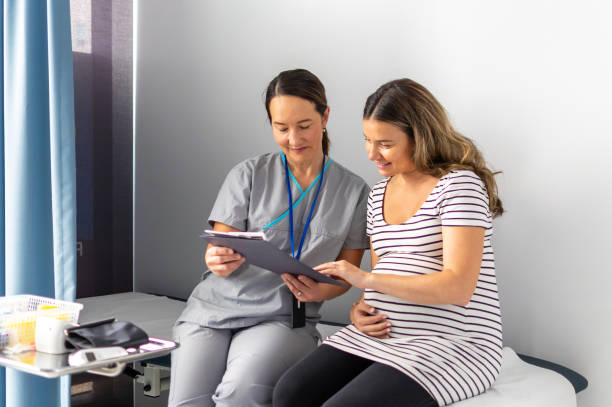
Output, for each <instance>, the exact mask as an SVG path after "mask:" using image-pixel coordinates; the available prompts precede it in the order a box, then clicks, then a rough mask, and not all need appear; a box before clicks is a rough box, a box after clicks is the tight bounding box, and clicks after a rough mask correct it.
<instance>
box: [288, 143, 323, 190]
mask: <svg viewBox="0 0 612 407" xmlns="http://www.w3.org/2000/svg"><path fill="white" fill-rule="evenodd" d="M281 157H282V159H283V161H284V160H287V156H286V155H285V154H284V153H283V152H282V151H281ZM323 157H325V155H324V154H323V152H322V151H321V155H320V156H319V157H317V158H316V159H315V160H314V161H313V162H314V164H312V163H311V164H308V165H307V166H305V167H306V168H305V169H304V170H301V169H300V168H299V166H297V165H295V163H291V160H287V164H288V165H289V172H290V173H291V177H292V178H293V180H294V181H295V182H296V183H297V185H298V186H299V187H300V189H301V190H302V191H304V190H306V189H307V188H308V187H309V186H310V185H311V184H312V183H313V182H314V181H315V180H316V179H317V177H318V176H319V174H320V173H321V168H322V166H323Z"/></svg>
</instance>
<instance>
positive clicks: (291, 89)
mask: <svg viewBox="0 0 612 407" xmlns="http://www.w3.org/2000/svg"><path fill="white" fill-rule="evenodd" d="M281 95H287V96H297V97H299V98H302V99H306V100H308V101H310V102H312V103H313V104H314V105H315V110H316V111H317V112H318V113H319V114H320V115H321V116H323V115H324V114H325V109H327V98H326V97H325V86H323V83H321V81H320V80H319V78H317V77H316V76H315V75H314V74H313V73H312V72H310V71H307V70H306V69H292V70H289V71H283V72H281V73H279V74H278V75H277V76H276V77H275V78H274V79H272V80H271V81H270V84H269V85H268V88H267V89H266V112H267V113H268V120H269V121H272V116H271V115H270V101H272V99H273V98H274V97H275V96H281ZM330 144H331V143H330V141H329V136H328V132H327V130H326V129H325V130H324V131H323V152H324V153H325V154H328V153H329V146H330Z"/></svg>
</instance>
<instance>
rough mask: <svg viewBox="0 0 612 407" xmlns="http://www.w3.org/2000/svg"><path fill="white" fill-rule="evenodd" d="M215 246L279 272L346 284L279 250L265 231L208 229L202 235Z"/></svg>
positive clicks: (248, 261)
mask: <svg viewBox="0 0 612 407" xmlns="http://www.w3.org/2000/svg"><path fill="white" fill-rule="evenodd" d="M200 237H201V238H203V239H204V240H207V241H208V242H209V243H212V244H213V245H215V246H224V247H229V248H232V249H234V250H235V251H236V252H238V253H240V254H242V255H243V256H244V257H245V259H246V262H247V263H249V264H253V265H255V266H259V267H261V268H264V269H266V270H270V271H272V272H274V273H277V274H282V273H290V274H294V275H299V274H303V275H305V276H307V277H310V278H312V279H313V280H315V281H318V282H320V283H327V284H334V285H338V286H344V284H342V283H340V282H338V281H336V280H334V279H333V278H331V277H328V276H326V275H324V274H321V273H318V272H316V271H315V270H313V269H312V268H310V267H308V266H307V265H305V264H304V263H302V262H300V261H299V260H296V259H295V258H293V257H291V256H289V254H287V253H285V252H283V251H281V250H279V249H278V248H276V247H275V246H273V245H272V244H271V243H270V242H268V241H267V240H265V239H264V238H263V233H257V232H255V233H253V232H217V231H214V230H206V231H204V233H202V234H201V235H200Z"/></svg>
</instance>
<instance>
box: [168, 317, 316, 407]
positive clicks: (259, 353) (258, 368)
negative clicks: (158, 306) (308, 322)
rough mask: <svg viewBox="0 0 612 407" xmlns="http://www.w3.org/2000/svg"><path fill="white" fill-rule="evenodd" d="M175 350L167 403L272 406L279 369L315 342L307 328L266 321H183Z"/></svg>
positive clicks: (280, 372)
mask: <svg viewBox="0 0 612 407" xmlns="http://www.w3.org/2000/svg"><path fill="white" fill-rule="evenodd" d="M174 339H175V340H176V341H178V342H179V343H180V347H179V348H178V349H177V350H175V351H173V352H172V376H171V379H170V396H169V399H168V405H169V406H177V407H178V406H181V407H186V406H190V407H191V406H214V405H217V406H231V407H242V406H244V407H255V406H271V405H272V392H273V390H274V386H275V384H276V382H277V381H278V379H279V378H280V377H281V375H282V374H283V373H284V372H285V371H286V370H287V369H288V368H289V367H291V366H292V365H293V364H294V363H296V362H297V361H298V360H300V359H302V357H304V356H305V355H306V354H307V353H309V352H310V351H312V350H313V349H315V348H316V346H317V340H318V338H316V337H315V336H313V335H312V334H311V332H309V331H308V330H307V328H298V329H291V328H288V327H287V326H285V325H283V324H281V323H280V322H266V323H262V324H259V325H255V326H252V327H249V328H242V329H213V328H207V327H203V326H200V325H198V324H192V323H189V322H180V323H178V324H177V325H176V326H175V327H174Z"/></svg>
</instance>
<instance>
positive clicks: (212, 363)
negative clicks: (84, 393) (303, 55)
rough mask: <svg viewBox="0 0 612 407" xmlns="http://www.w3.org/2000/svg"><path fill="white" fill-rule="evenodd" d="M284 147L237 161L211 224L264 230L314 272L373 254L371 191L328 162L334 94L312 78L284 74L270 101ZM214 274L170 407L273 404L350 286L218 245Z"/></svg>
mask: <svg viewBox="0 0 612 407" xmlns="http://www.w3.org/2000/svg"><path fill="white" fill-rule="evenodd" d="M265 105H266V110H267V113H268V119H269V120H270V123H271V125H272V132H273V135H274V140H275V141H276V143H277V144H278V146H279V148H280V152H277V153H268V154H263V155H260V156H257V157H253V158H249V159H247V160H245V161H243V162H241V163H239V164H238V165H236V166H235V167H234V168H233V169H232V170H231V171H230V172H229V174H228V175H227V177H226V179H225V182H224V183H223V185H222V186H221V189H220V191H219V193H218V196H217V200H216V202H215V204H214V206H213V209H212V212H211V214H210V216H209V218H208V222H209V223H210V225H211V226H212V227H213V228H214V229H215V230H219V231H237V230H242V231H246V230H248V231H262V232H264V233H265V236H266V239H267V240H269V241H270V242H271V243H272V244H274V245H275V246H276V247H278V248H280V249H281V250H284V251H286V252H287V253H290V254H292V255H293V256H294V257H297V258H299V259H300V261H302V262H303V263H305V264H307V265H309V266H315V265H317V264H321V263H324V262H328V261H334V260H346V261H347V262H349V263H351V264H354V265H355V266H357V267H358V266H359V264H360V262H361V257H362V255H363V251H364V249H365V248H367V247H368V246H369V241H368V237H367V236H366V234H365V219H366V204H367V198H368V192H369V188H368V186H367V185H366V183H365V182H364V181H363V179H361V178H360V177H359V176H357V175H355V174H353V173H352V172H350V171H349V170H347V169H346V168H344V167H343V166H342V165H340V164H339V163H337V162H336V161H335V160H333V159H332V158H331V157H330V156H329V146H330V141H329V137H328V133H327V129H326V125H327V121H328V118H329V107H328V106H327V100H326V96H325V88H324V87H323V84H322V83H321V82H320V81H319V79H318V78H317V77H316V76H315V75H313V74H312V73H311V72H309V71H307V70H304V69H296V70H291V71H284V72H281V73H280V74H279V75H278V76H277V77H276V78H274V79H273V80H272V81H271V82H270V84H269V85H268V88H267V91H266V100H265ZM204 258H205V261H206V265H207V266H208V270H207V271H206V272H205V273H204V275H203V279H202V281H201V282H200V283H199V284H198V285H197V286H196V287H195V289H194V290H193V293H192V294H191V296H190V297H189V300H188V301H187V307H186V308H185V310H184V311H183V313H182V314H181V315H180V317H179V318H178V320H177V323H176V325H175V328H174V335H175V339H176V340H177V341H178V342H180V344H181V346H180V348H179V349H178V350H176V351H174V352H173V354H172V378H171V388H170V397H169V405H170V406H212V405H217V406H232V407H238V406H269V405H271V403H272V391H273V389H274V385H275V384H276V381H277V380H278V378H279V377H280V376H281V375H282V374H283V373H284V371H285V370H286V369H287V368H289V367H290V366H291V365H293V364H294V363H295V362H297V361H298V360H300V359H301V358H302V357H303V356H304V355H306V354H307V353H308V352H310V351H311V350H313V349H314V348H315V347H316V346H317V342H318V340H319V334H318V332H317V330H316V328H315V325H316V323H317V321H318V320H319V318H320V316H319V313H318V311H319V308H320V307H321V303H322V302H323V301H325V300H327V299H331V298H334V297H336V296H338V295H340V294H342V293H344V292H345V291H346V290H347V289H348V287H347V286H343V287H339V286H335V285H330V284H324V283H317V282H315V281H314V280H311V279H309V278H308V277H306V276H299V277H297V278H296V277H294V276H292V275H289V274H287V273H285V274H283V275H282V276H279V275H278V274H275V273H272V272H270V271H268V270H264V269H262V268H259V267H256V266H253V265H249V264H247V263H246V262H245V259H244V258H243V257H242V256H241V255H240V254H238V253H234V252H233V251H232V250H231V249H229V248H225V247H215V246H211V245H209V246H208V248H207V250H206V254H205V256H204Z"/></svg>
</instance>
